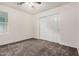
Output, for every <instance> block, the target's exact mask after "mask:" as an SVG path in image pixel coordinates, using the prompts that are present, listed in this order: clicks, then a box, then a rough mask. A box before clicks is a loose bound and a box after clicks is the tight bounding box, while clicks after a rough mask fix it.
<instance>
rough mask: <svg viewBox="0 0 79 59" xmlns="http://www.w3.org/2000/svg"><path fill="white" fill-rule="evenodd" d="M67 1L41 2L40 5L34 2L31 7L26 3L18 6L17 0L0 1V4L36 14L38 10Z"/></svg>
mask: <svg viewBox="0 0 79 59" xmlns="http://www.w3.org/2000/svg"><path fill="white" fill-rule="evenodd" d="M67 3H68V2H42V4H41V5H38V4H34V8H31V7H29V6H28V5H20V6H18V5H17V2H0V4H3V5H6V6H9V7H12V8H16V9H19V10H22V11H24V12H27V13H30V14H37V13H39V12H43V11H47V10H49V9H53V8H56V7H59V6H62V5H64V4H67Z"/></svg>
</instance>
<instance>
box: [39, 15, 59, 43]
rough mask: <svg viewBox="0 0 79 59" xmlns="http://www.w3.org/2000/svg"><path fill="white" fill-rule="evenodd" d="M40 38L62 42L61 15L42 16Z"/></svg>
mask: <svg viewBox="0 0 79 59" xmlns="http://www.w3.org/2000/svg"><path fill="white" fill-rule="evenodd" d="M39 32H40V33H39V34H40V39H45V40H48V41H52V42H60V34H59V32H60V31H59V17H58V15H49V16H45V17H41V18H40V31H39Z"/></svg>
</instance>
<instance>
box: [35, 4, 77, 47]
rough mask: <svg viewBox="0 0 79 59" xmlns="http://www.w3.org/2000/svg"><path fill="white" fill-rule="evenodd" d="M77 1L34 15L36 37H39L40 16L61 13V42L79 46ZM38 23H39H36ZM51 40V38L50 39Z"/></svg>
mask: <svg viewBox="0 0 79 59" xmlns="http://www.w3.org/2000/svg"><path fill="white" fill-rule="evenodd" d="M76 11H77V3H69V4H66V5H63V6H61V7H57V8H54V9H51V10H48V11H45V12H41V13H39V14H36V15H35V16H34V17H36V18H34V20H35V21H34V27H35V28H34V30H35V31H36V32H35V33H34V34H35V35H34V37H36V38H39V26H40V25H39V18H40V17H43V16H47V15H51V14H56V13H58V14H59V17H60V18H59V20H58V21H59V28H60V39H61V40H60V42H59V41H58V42H57V43H60V44H64V45H67V46H71V47H78V46H77V26H78V25H77V12H76ZM36 24H37V25H36ZM54 40H56V39H54ZM48 41H49V40H48Z"/></svg>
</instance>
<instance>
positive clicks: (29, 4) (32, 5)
mask: <svg viewBox="0 0 79 59" xmlns="http://www.w3.org/2000/svg"><path fill="white" fill-rule="evenodd" d="M34 3H36V4H41V2H19V3H17V5H23V4H26V5H28V6H30V7H34Z"/></svg>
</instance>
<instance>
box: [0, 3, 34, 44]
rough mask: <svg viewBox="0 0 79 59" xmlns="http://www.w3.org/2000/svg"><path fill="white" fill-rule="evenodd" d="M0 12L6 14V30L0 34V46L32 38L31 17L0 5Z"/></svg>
mask: <svg viewBox="0 0 79 59" xmlns="http://www.w3.org/2000/svg"><path fill="white" fill-rule="evenodd" d="M0 11H4V12H8V29H7V32H6V33H0V45H3V44H7V43H11V42H16V41H20V40H24V39H28V38H32V32H33V31H32V15H30V14H28V13H26V12H23V11H20V10H18V9H14V8H11V7H8V6H5V5H1V4H0Z"/></svg>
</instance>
